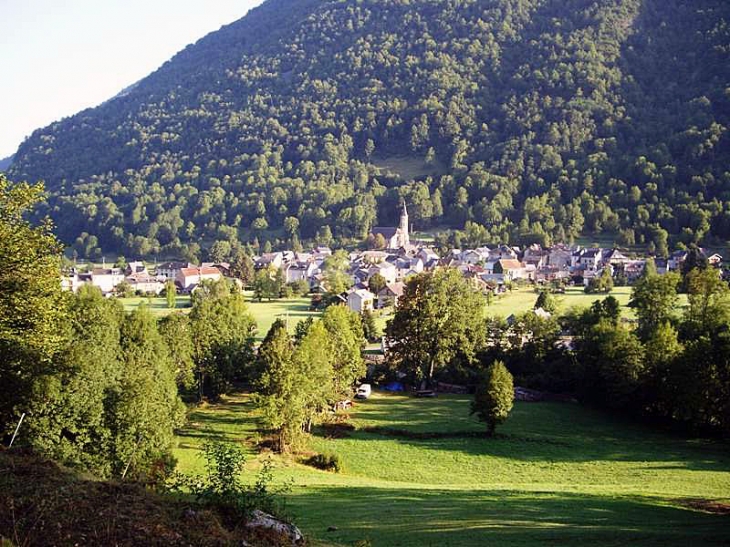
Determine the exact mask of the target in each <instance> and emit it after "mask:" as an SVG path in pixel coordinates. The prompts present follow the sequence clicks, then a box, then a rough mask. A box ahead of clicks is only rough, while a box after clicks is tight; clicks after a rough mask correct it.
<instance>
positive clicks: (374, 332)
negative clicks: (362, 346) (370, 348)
mask: <svg viewBox="0 0 730 547" xmlns="http://www.w3.org/2000/svg"><path fill="white" fill-rule="evenodd" d="M360 320H361V322H362V334H363V336H364V337H365V340H367V341H368V342H377V341H379V340H380V337H381V335H382V333H381V332H380V329H379V328H378V325H377V324H376V323H375V316H374V315H373V312H372V311H370V310H364V311H363V312H362V314H361V315H360Z"/></svg>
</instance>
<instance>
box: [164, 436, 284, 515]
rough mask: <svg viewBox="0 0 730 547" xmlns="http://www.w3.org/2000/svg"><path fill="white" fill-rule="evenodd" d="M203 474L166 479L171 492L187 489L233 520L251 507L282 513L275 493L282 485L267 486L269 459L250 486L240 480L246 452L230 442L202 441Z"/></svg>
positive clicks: (203, 503) (197, 498) (280, 490)
mask: <svg viewBox="0 0 730 547" xmlns="http://www.w3.org/2000/svg"><path fill="white" fill-rule="evenodd" d="M203 457H204V458H205V475H204V476H200V475H185V474H182V473H177V474H175V475H174V476H173V478H172V479H171V481H170V483H169V488H170V490H172V491H175V492H184V491H187V492H190V493H191V494H192V495H193V496H194V497H195V499H196V501H197V502H198V503H200V504H202V505H205V506H207V507H212V508H214V509H217V510H218V511H220V512H221V513H223V514H224V515H226V516H229V517H231V518H232V519H233V520H240V519H241V518H246V517H248V516H249V515H250V514H251V512H252V511H253V510H254V509H259V510H261V511H264V512H266V513H270V514H273V515H277V516H279V517H282V516H283V513H284V504H283V500H282V499H281V497H280V496H279V494H281V493H283V492H285V491H287V490H288V487H287V486H285V487H283V488H282V489H278V490H276V491H273V490H271V488H270V485H271V482H272V473H271V463H270V462H265V463H264V465H263V467H262V468H261V471H259V474H258V476H257V478H256V483H255V484H254V485H253V486H249V485H244V484H243V483H242V482H241V478H240V477H241V474H242V472H243V467H244V465H245V463H246V456H245V455H244V453H243V450H242V449H241V447H240V446H238V445H237V444H234V443H227V442H221V441H208V442H206V443H205V444H203Z"/></svg>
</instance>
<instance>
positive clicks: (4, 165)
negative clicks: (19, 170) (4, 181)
mask: <svg viewBox="0 0 730 547" xmlns="http://www.w3.org/2000/svg"><path fill="white" fill-rule="evenodd" d="M12 163H13V156H8V157H7V158H2V159H0V172H4V171H7V170H8V169H9V168H10V166H11V165H12Z"/></svg>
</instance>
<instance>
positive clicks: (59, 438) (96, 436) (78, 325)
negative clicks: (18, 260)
mask: <svg viewBox="0 0 730 547" xmlns="http://www.w3.org/2000/svg"><path fill="white" fill-rule="evenodd" d="M67 309H68V316H67V324H68V327H69V333H68V343H67V344H66V345H65V347H64V348H63V350H62V351H60V352H59V353H58V354H56V357H55V358H54V361H55V362H56V363H57V364H58V365H59V366H58V367H57V370H56V371H55V374H54V377H53V379H52V381H49V382H47V383H46V385H47V386H49V387H51V386H55V388H54V389H51V390H46V391H45V393H44V397H43V404H40V405H39V404H36V405H34V406H33V413H32V415H30V416H29V418H32V419H28V420H27V421H26V422H24V426H23V427H24V433H25V434H24V436H23V437H22V438H21V439H27V440H28V441H29V442H28V444H30V445H31V446H32V447H33V448H34V449H35V450H36V451H38V452H40V453H43V454H46V455H48V456H50V457H51V458H53V459H55V460H57V461H61V462H64V463H66V464H68V465H73V466H77V467H81V468H84V469H88V470H90V471H93V472H94V473H96V474H97V475H99V476H101V477H109V476H111V474H112V470H113V468H114V467H115V465H116V464H115V460H114V456H113V455H114V454H115V451H116V450H115V442H114V436H113V435H112V430H111V427H110V424H111V423H113V422H114V421H115V418H114V413H113V406H112V402H113V401H114V400H115V398H116V395H117V394H118V393H119V387H120V385H119V382H120V379H121V376H122V374H123V370H122V368H123V363H122V360H121V353H122V352H121V347H120V328H121V323H122V321H123V320H124V309H123V307H122V305H121V303H120V302H119V301H118V300H116V299H113V298H111V299H108V298H104V297H103V296H102V294H101V291H100V290H99V289H98V288H97V287H93V286H91V285H83V286H81V287H80V288H79V291H78V293H77V294H76V295H70V296H69V300H68V308H67Z"/></svg>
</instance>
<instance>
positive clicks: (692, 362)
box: [380, 262, 730, 435]
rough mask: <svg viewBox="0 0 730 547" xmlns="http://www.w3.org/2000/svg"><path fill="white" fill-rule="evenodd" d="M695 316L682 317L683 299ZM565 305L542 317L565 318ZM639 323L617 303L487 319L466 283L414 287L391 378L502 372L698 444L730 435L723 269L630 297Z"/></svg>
mask: <svg viewBox="0 0 730 547" xmlns="http://www.w3.org/2000/svg"><path fill="white" fill-rule="evenodd" d="M680 290H682V291H685V292H686V294H687V299H688V305H687V307H686V308H684V309H683V308H682V307H681V306H680V305H679V291H680ZM556 298H559V295H551V294H550V293H548V292H544V293H541V294H540V295H539V296H537V299H536V306H535V307H536V308H537V307H540V308H542V309H544V310H552V311H555V308H556V302H555V299H556ZM630 305H631V306H632V308H633V310H634V312H635V314H636V317H637V320H636V323H633V322H627V321H626V320H625V319H623V318H622V317H621V308H620V305H619V302H618V301H617V300H616V299H615V298H614V297H612V296H610V295H609V296H607V297H605V298H602V299H599V300H596V302H595V303H594V304H593V305H592V306H591V307H590V308H588V309H580V310H569V311H568V312H566V313H564V314H562V315H556V314H553V315H551V316H544V315H543V314H536V313H534V312H532V311H531V312H527V313H525V314H522V315H519V316H516V317H512V318H511V319H510V320H509V321H507V320H505V319H500V318H491V319H488V320H487V321H486V323H485V321H484V320H483V319H482V318H483V317H484V316H483V313H484V311H485V307H484V297H483V296H482V295H481V294H480V293H478V292H477V291H476V290H475V289H474V288H472V287H470V286H469V284H468V282H466V281H464V280H463V279H462V278H461V276H460V275H459V274H458V273H456V272H448V271H447V272H437V273H436V274H421V275H419V276H415V277H413V278H411V279H409V281H408V283H407V287H406V289H405V292H404V296H403V299H402V301H401V304H400V305H399V307H398V308H397V310H396V313H395V316H394V318H393V319H392V321H391V322H390V323H389V325H388V328H387V336H388V337H389V340H388V344H389V346H390V349H389V355H388V361H389V366H390V370H389V371H388V370H385V371H382V370H381V371H380V373H382V374H383V376H382V377H381V379H382V380H386V379H395V378H396V376H395V374H396V373H405V374H407V376H406V378H407V381H408V382H409V383H411V385H414V386H417V387H418V386H420V387H426V386H428V385H429V384H430V385H431V386H433V385H434V384H435V383H436V382H439V381H441V382H446V383H451V384H466V385H472V386H473V385H476V384H478V383H479V381H480V379H481V376H482V374H483V373H484V371H485V370H486V369H487V367H488V366H489V365H491V364H492V363H494V362H495V361H503V362H504V363H505V364H506V366H507V368H508V369H509V371H510V372H511V373H512V375H513V376H514V378H515V383H516V384H517V385H520V386H523V387H528V388H533V389H537V390H543V391H547V392H552V393H557V394H564V395H569V396H574V397H577V398H578V399H579V400H580V401H582V402H584V403H586V404H592V405H596V406H600V407H603V408H606V409H609V410H611V411H614V412H620V413H624V414H629V415H632V416H638V417H642V418H647V419H653V420H659V421H663V422H665V423H674V424H679V425H681V426H682V427H684V428H686V429H687V430H689V431H692V432H703V433H708V432H710V433H721V434H724V435H727V434H730V402H729V401H730V288H728V285H727V283H726V282H724V281H723V280H722V279H721V278H720V276H719V272H718V270H716V269H714V268H707V267H706V265H705V267H704V268H702V267H696V268H692V269H689V270H687V271H686V272H685V273H684V275H680V274H678V273H668V274H665V275H660V274H657V273H656V269H655V268H653V263H651V262H649V265H648V267H647V269H646V270H645V272H644V274H643V275H642V277H641V278H640V279H639V280H638V281H637V282H636V284H635V286H634V287H633V291H632V300H631V304H630Z"/></svg>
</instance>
